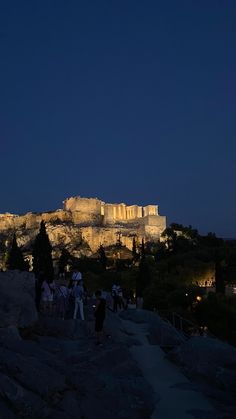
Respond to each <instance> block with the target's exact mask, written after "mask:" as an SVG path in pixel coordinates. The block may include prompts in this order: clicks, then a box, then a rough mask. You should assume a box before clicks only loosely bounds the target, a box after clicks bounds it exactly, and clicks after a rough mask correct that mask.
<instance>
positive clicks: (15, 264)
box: [5, 234, 29, 271]
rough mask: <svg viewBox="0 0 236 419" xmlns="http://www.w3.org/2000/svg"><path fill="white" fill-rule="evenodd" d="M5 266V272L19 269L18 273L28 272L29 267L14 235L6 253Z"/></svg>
mask: <svg viewBox="0 0 236 419" xmlns="http://www.w3.org/2000/svg"><path fill="white" fill-rule="evenodd" d="M5 266H6V269H7V270H11V269H19V270H20V271H28V269H29V265H28V263H27V262H26V261H25V260H24V257H23V253H22V251H21V249H20V248H19V246H18V244H17V240H16V235H15V234H14V235H13V239H12V245H11V248H10V250H9V251H8V252H7V253H6V259H5Z"/></svg>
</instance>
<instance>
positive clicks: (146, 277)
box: [136, 257, 150, 297]
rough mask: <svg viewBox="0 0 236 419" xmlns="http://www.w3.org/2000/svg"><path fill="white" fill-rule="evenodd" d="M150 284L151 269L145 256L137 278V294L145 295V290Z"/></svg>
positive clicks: (139, 295) (141, 261)
mask: <svg viewBox="0 0 236 419" xmlns="http://www.w3.org/2000/svg"><path fill="white" fill-rule="evenodd" d="M149 284H150V270H149V266H148V263H147V261H146V258H145V257H143V258H141V260H140V263H139V272H138V275H137V279H136V296H137V297H143V293H144V290H145V289H146V288H147V286H148V285H149Z"/></svg>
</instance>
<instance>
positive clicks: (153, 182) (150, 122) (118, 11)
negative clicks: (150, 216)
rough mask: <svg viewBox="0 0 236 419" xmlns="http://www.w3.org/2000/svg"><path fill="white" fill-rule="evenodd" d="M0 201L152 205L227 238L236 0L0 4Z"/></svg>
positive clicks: (234, 132) (233, 223) (234, 209)
mask: <svg viewBox="0 0 236 419" xmlns="http://www.w3.org/2000/svg"><path fill="white" fill-rule="evenodd" d="M0 44H1V65H0V73H1V78H0V118H1V121H0V150H1V154H0V176H1V200H0V212H1V213H3V212H6V211H7V212H13V213H24V212H27V211H42V210H53V209H57V208H61V207H62V203H61V202H62V201H63V200H64V199H65V198H66V197H70V196H75V195H81V196H84V197H98V198H100V199H102V200H104V201H106V202H117V203H118V202H126V203H127V204H135V203H137V204H141V205H147V204H159V205H160V214H162V215H167V218H168V222H169V223H171V222H179V223H183V224H185V225H189V224H191V225H193V226H194V227H196V228H198V229H199V231H200V232H201V233H207V232H209V231H213V232H215V233H216V234H217V235H220V236H223V237H236V194H235V163H236V138H235V137H236V2H235V0H227V1H222V0H199V1H193V0H179V1H177V0H165V1H164V0H163V1H157V0H154V1H148V0H147V1H143V0H142V1H139V0H125V1H123V0H119V1H118V0H116V1H112V0H107V1H103V0H100V1H98V0H96V1H90V0H88V1H83V2H82V1H79V0H68V1H65V0H64V1H61V0H54V1H50V0H35V1H32V0H29V1H27V0H21V1H19V0H15V1H14V0H8V1H6V0H5V1H2V2H1V6H0Z"/></svg>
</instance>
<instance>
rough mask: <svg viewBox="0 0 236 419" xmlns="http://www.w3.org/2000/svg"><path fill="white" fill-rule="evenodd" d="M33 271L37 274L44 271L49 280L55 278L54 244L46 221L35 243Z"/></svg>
mask: <svg viewBox="0 0 236 419" xmlns="http://www.w3.org/2000/svg"><path fill="white" fill-rule="evenodd" d="M33 271H34V273H35V274H36V275H38V274H39V273H40V272H43V274H44V276H45V278H46V279H47V280H49V281H50V280H53V276H54V271H53V263H52V246H51V244H50V241H49V238H48V235H47V232H46V227H45V223H44V221H41V224H40V230H39V233H38V235H37V236H36V239H35V242H34V245H33Z"/></svg>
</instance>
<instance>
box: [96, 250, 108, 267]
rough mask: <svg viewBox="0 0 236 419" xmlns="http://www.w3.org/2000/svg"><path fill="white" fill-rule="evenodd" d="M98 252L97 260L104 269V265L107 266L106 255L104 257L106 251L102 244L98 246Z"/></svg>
mask: <svg viewBox="0 0 236 419" xmlns="http://www.w3.org/2000/svg"><path fill="white" fill-rule="evenodd" d="M98 253H99V261H100V264H101V266H102V268H103V269H104V270H106V267H107V257H106V253H105V250H104V247H103V246H102V245H100V246H99V249H98Z"/></svg>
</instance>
